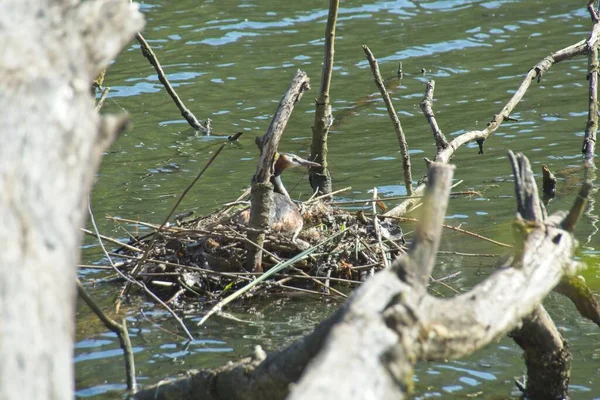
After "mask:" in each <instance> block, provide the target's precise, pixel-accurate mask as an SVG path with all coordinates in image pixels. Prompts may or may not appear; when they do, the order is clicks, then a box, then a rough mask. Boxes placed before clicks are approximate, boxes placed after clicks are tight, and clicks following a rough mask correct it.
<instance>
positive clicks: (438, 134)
mask: <svg viewBox="0 0 600 400" xmlns="http://www.w3.org/2000/svg"><path fill="white" fill-rule="evenodd" d="M434 90H435V81H434V80H433V79H432V80H430V81H429V82H427V85H426V86H425V97H423V100H421V103H420V106H421V110H422V111H423V115H425V118H427V122H429V126H430V127H431V131H432V132H433V138H434V139H435V146H436V148H437V151H442V150H444V149H445V148H446V147H448V140H447V139H446V136H445V135H444V134H443V133H442V130H441V129H440V127H439V125H438V123H437V120H436V119H435V114H434V113H433V91H434Z"/></svg>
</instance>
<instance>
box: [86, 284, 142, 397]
mask: <svg viewBox="0 0 600 400" xmlns="http://www.w3.org/2000/svg"><path fill="white" fill-rule="evenodd" d="M75 281H76V282H77V293H79V297H81V298H82V299H83V301H85V304H87V305H88V307H89V308H90V309H91V310H92V311H93V312H94V314H96V315H97V316H98V318H99V319H100V321H102V323H103V324H104V326H105V327H106V328H107V329H109V330H111V331H113V332H114V333H116V334H117V336H118V337H119V343H120V345H121V348H122V349H123V352H124V353H125V371H126V376H127V391H128V392H129V393H130V394H134V393H135V392H136V391H137V382H136V380H135V359H134V357H133V348H132V346H131V339H130V337H129V331H128V330H127V320H126V319H125V318H123V322H122V323H120V324H119V323H117V322H116V321H114V320H113V319H112V318H110V317H109V316H107V315H106V314H105V313H104V311H102V309H101V308H100V306H98V304H96V302H95V301H94V299H93V298H92V296H90V294H89V293H88V292H87V290H85V288H84V287H83V285H82V284H81V281H80V280H79V279H77V278H76V279H75Z"/></svg>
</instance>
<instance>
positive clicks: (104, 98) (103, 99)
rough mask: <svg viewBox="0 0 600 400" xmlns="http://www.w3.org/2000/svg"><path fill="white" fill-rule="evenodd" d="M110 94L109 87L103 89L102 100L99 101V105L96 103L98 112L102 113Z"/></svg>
mask: <svg viewBox="0 0 600 400" xmlns="http://www.w3.org/2000/svg"><path fill="white" fill-rule="evenodd" d="M108 92H110V88H109V87H104V88H102V94H101V95H100V99H99V100H98V103H96V111H100V109H101V108H102V106H103V105H104V102H105V101H106V98H107V97H108Z"/></svg>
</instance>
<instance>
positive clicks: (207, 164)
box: [119, 144, 225, 297]
mask: <svg viewBox="0 0 600 400" xmlns="http://www.w3.org/2000/svg"><path fill="white" fill-rule="evenodd" d="M224 147H225V144H222V145H221V147H219V148H218V149H217V151H216V152H215V154H213V156H212V157H211V158H210V160H208V162H207V163H206V165H205V166H204V168H202V171H200V173H199V174H198V175H197V176H196V177H195V178H194V180H193V181H192V182H191V183H190V184H189V185H188V187H186V188H185V190H184V191H183V192H182V193H181V195H179V198H178V199H177V201H176V202H175V204H174V205H173V207H172V208H171V211H169V213H168V214H167V216H166V217H165V220H164V221H163V223H162V224H161V225H160V226H159V227H158V230H157V231H156V234H155V235H154V236H152V239H150V243H148V245H147V246H146V250H145V251H144V255H143V256H142V258H141V259H140V261H139V262H138V263H137V265H136V266H135V267H134V268H133V270H132V271H131V276H132V278H133V279H135V277H136V275H137V272H138V271H139V270H140V269H141V267H142V265H143V264H144V261H146V259H147V258H148V255H149V254H150V251H151V250H152V248H153V246H154V242H155V240H156V238H157V236H158V235H159V234H160V232H161V230H162V229H163V228H164V226H165V225H166V224H167V222H169V219H170V218H171V216H172V215H173V213H174V212H175V210H176V209H177V207H179V204H181V201H182V200H183V198H184V197H185V195H186V194H187V193H188V192H189V191H190V190H191V189H192V187H193V186H194V185H195V184H196V182H198V179H200V178H201V177H202V175H204V172H206V170H207V169H208V167H210V166H211V164H212V163H213V161H215V158H217V156H218V155H219V153H221V150H223V148H224ZM130 288H131V283H130V282H128V283H127V284H126V285H125V287H124V288H123V290H122V291H121V294H120V296H119V297H123V296H126V295H127V294H128V293H129V290H130Z"/></svg>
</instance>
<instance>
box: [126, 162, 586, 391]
mask: <svg viewBox="0 0 600 400" xmlns="http://www.w3.org/2000/svg"><path fill="white" fill-rule="evenodd" d="M511 160H512V163H513V167H514V171H515V187H516V192H517V196H516V199H517V202H518V204H517V209H518V214H517V221H516V222H515V227H516V231H517V233H518V235H517V236H518V240H521V243H522V245H521V246H519V247H518V248H517V250H516V253H515V255H514V257H513V259H512V260H509V261H508V262H506V263H505V264H504V265H501V266H500V268H499V269H498V271H496V272H495V273H494V274H492V275H491V276H490V277H488V278H487V279H486V280H485V281H483V282H482V283H480V284H479V285H477V286H475V287H474V288H473V289H472V290H471V291H469V292H467V293H464V294H461V295H458V296H455V297H454V298H451V299H440V298H436V297H433V296H431V295H429V294H428V293H427V289H426V283H427V281H428V276H429V274H430V272H431V270H432V268H433V266H434V262H435V253H436V250H437V247H438V245H439V241H440V235H441V222H442V220H443V218H444V215H445V210H446V206H447V202H448V193H449V190H450V181H451V178H452V172H453V167H451V166H449V165H447V164H441V163H435V162H434V163H431V164H430V166H429V173H428V182H429V186H428V190H427V194H426V196H425V200H424V201H425V202H426V204H428V207H427V208H425V207H424V209H427V210H428V211H427V212H426V213H425V214H424V215H423V217H422V218H421V222H420V224H419V228H418V230H417V236H416V239H415V241H414V243H413V245H412V246H411V249H410V250H409V252H408V254H407V255H406V256H404V257H401V258H399V259H397V260H396V261H395V262H394V263H393V265H392V266H391V267H390V268H387V269H385V270H383V271H381V272H380V273H378V274H376V275H375V276H374V277H372V278H371V279H369V280H368V281H367V282H366V283H365V284H364V285H363V286H361V287H360V288H359V289H357V290H356V291H355V292H354V294H353V296H352V297H351V298H350V299H349V300H348V302H347V303H346V304H345V305H344V306H343V307H342V308H340V309H339V310H338V311H337V312H335V313H334V314H333V315H332V316H331V317H330V318H328V319H326V320H325V321H323V322H322V323H321V324H320V325H319V326H318V327H317V328H316V329H315V330H314V331H313V332H312V333H311V334H309V335H307V336H305V337H304V338H302V339H299V340H297V341H296V342H295V343H293V344H292V345H290V346H289V347H287V348H286V349H284V350H282V351H280V352H276V353H273V354H271V355H269V356H267V355H266V354H265V353H264V352H263V351H262V350H261V349H260V348H259V347H258V348H257V349H256V350H255V354H254V355H253V356H251V357H249V358H247V359H244V360H241V361H239V362H238V363H230V364H228V365H226V366H224V367H221V368H218V369H216V370H207V371H191V372H189V373H188V375H187V376H186V377H182V378H177V379H174V380H173V381H171V382H168V383H165V382H163V383H161V384H160V385H157V386H154V387H150V388H148V389H146V390H143V391H141V392H139V393H138V394H137V395H136V398H138V399H167V398H178V399H192V398H206V399H260V398H270V399H282V398H285V397H286V396H288V398H291V399H305V398H311V399H321V398H322V399H330V398H343V399H357V398H364V399H367V398H371V399H402V398H405V397H406V396H407V394H409V393H410V390H411V387H412V379H413V377H412V375H413V366H414V364H415V363H416V362H418V361H420V360H446V359H449V358H459V357H463V356H466V355H468V354H471V353H473V352H474V351H476V350H477V349H480V348H482V347H484V346H485V345H487V344H489V343H490V342H492V341H494V340H497V339H498V338H500V337H502V336H503V335H505V334H506V333H508V332H510V331H511V330H513V329H515V328H517V327H518V326H519V325H520V324H521V321H522V320H523V319H524V318H525V319H526V322H527V321H530V320H535V321H538V322H539V324H538V325H537V326H534V327H533V332H534V333H535V335H536V336H534V340H538V341H541V344H542V346H538V348H539V349H541V350H539V351H540V352H541V354H549V353H553V352H558V353H559V354H560V355H561V356H563V358H564V360H565V361H566V362H565V363H563V364H562V365H561V368H560V369H558V370H556V373H558V374H559V375H560V376H563V377H566V379H563V380H560V381H559V382H558V384H552V385H551V384H550V383H549V382H547V381H545V380H544V379H543V378H544V375H543V374H538V376H539V377H540V378H542V380H540V381H538V382H537V383H541V384H544V383H546V385H545V386H546V387H549V388H551V387H557V388H556V389H555V390H556V392H553V393H552V394H551V395H550V396H547V397H544V396H546V394H547V392H544V394H542V395H540V394H538V393H536V392H534V391H529V390H528V392H527V393H528V395H529V396H530V397H531V398H533V399H536V398H537V399H542V398H543V399H552V398H559V397H557V396H562V394H563V392H562V390H563V389H564V390H566V383H568V374H569V370H568V367H569V362H568V361H569V356H568V353H566V350H565V348H564V347H561V345H562V339H561V338H560V336H559V335H558V333H557V332H556V330H555V327H554V326H553V324H552V322H551V320H550V319H549V318H548V317H547V316H546V315H545V314H544V311H543V309H542V308H541V306H540V303H541V301H542V300H543V299H544V297H545V296H546V295H547V294H548V293H549V292H550V291H551V290H552V289H553V288H554V287H555V286H556V285H557V284H558V283H559V282H560V280H561V278H562V277H563V276H565V275H568V276H571V275H573V274H574V273H575V272H576V270H577V267H578V264H576V263H574V262H573V259H572V255H573V252H574V247H575V240H574V239H573V237H572V233H571V231H570V230H565V229H564V227H562V226H561V224H562V223H563V221H564V220H565V215H566V213H560V214H557V215H554V216H552V217H546V215H545V210H544V208H543V206H542V205H541V202H540V200H539V199H538V197H537V187H536V184H535V181H534V179H533V174H532V172H531V169H530V166H529V162H528V161H527V160H526V158H525V157H524V156H522V155H517V156H516V157H515V156H513V155H512V154H511ZM579 210H581V209H579ZM569 226H570V225H569ZM533 312H535V314H531V313H533ZM528 328H529V326H528V324H527V323H526V324H524V325H523V327H522V328H521V329H522V330H523V329H528ZM542 328H547V329H549V332H550V334H547V335H546V336H544V331H542ZM522 333H523V332H522ZM513 334H515V335H516V334H518V332H517V333H515V332H513ZM517 342H519V341H517ZM520 344H522V343H520ZM522 345H523V346H524V347H526V345H524V344H522ZM528 354H529V357H528V359H531V358H532V356H531V354H532V353H531V352H529V353H528ZM527 365H528V367H529V368H535V367H536V364H534V363H529V362H528V363H527ZM555 366H556V364H555ZM530 376H534V375H532V374H530ZM554 376H556V374H555V375H553V376H552V377H554ZM292 383H295V385H291V386H290V384H292ZM537 383H536V384H537ZM527 389H529V388H527ZM553 390H554V389H553Z"/></svg>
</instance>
